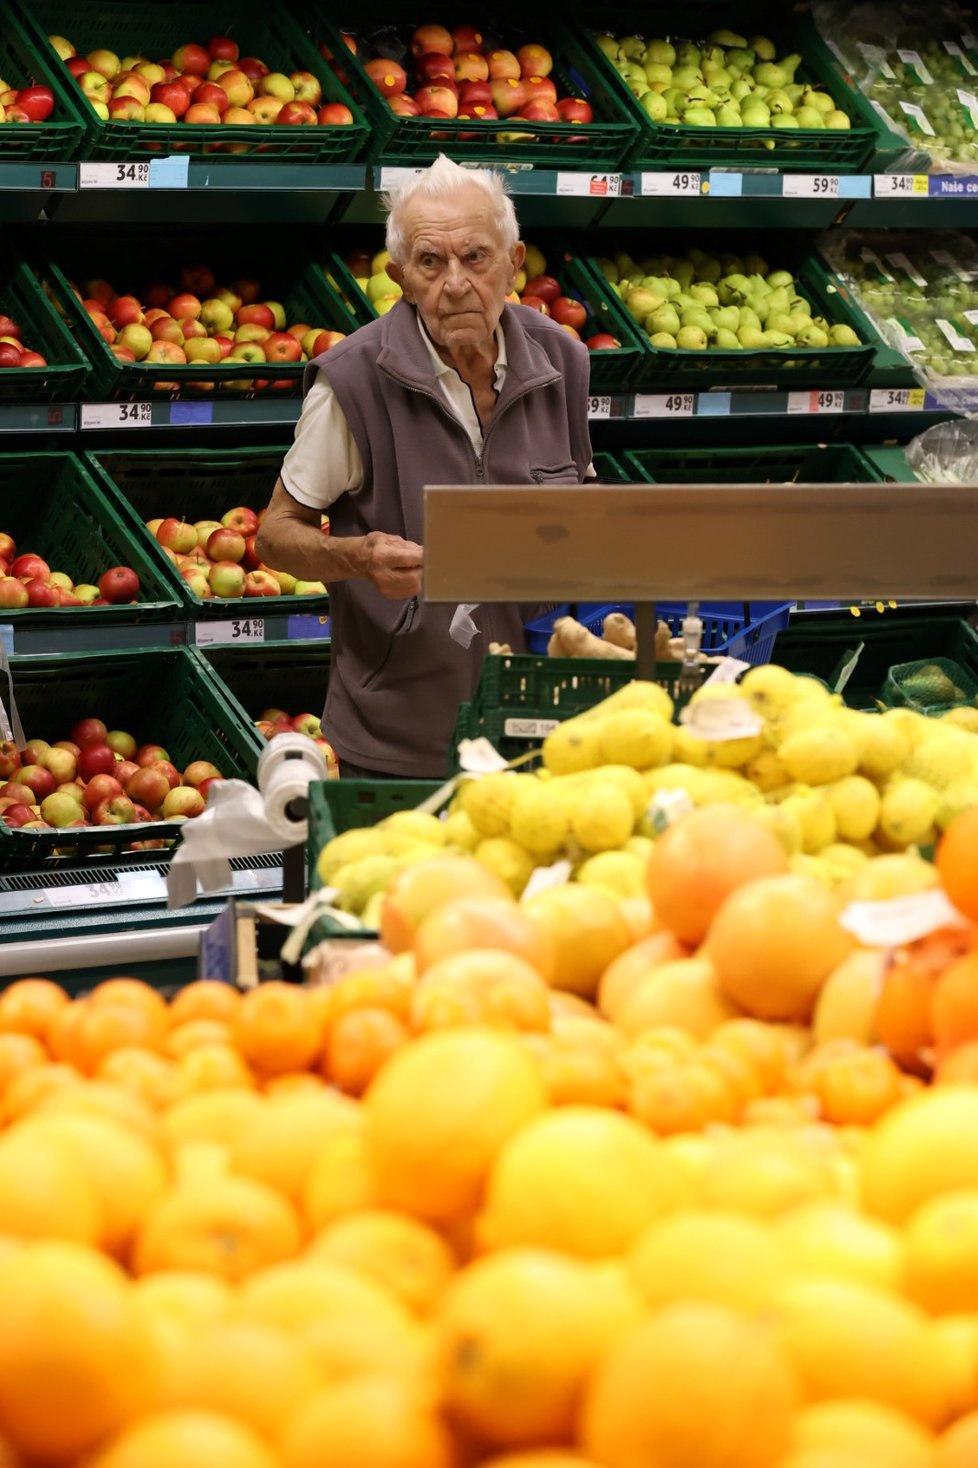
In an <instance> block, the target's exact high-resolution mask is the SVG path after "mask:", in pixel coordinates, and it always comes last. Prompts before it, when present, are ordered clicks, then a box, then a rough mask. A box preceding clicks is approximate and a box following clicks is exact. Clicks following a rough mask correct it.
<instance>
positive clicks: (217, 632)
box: [195, 617, 265, 647]
mask: <svg viewBox="0 0 978 1468" xmlns="http://www.w3.org/2000/svg"><path fill="white" fill-rule="evenodd" d="M195 637H196V642H197V646H198V647H209V646H211V644H213V643H215V642H264V641H265V622H264V619H263V618H262V617H234V618H232V619H231V620H230V621H227V622H198V623H197V625H196V628H195Z"/></svg>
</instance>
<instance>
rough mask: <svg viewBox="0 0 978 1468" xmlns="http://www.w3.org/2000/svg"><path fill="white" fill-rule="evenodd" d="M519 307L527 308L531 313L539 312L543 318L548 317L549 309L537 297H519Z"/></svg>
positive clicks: (544, 302)
mask: <svg viewBox="0 0 978 1468" xmlns="http://www.w3.org/2000/svg"><path fill="white" fill-rule="evenodd" d="M520 305H521V306H529V308H530V310H531V311H539V312H540V313H541V315H543V316H549V315H550V307H549V306H548V305H547V303H546V301H544V300H541V298H540V297H539V296H529V295H526V296H520Z"/></svg>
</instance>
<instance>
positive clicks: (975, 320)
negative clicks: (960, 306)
mask: <svg viewBox="0 0 978 1468" xmlns="http://www.w3.org/2000/svg"><path fill="white" fill-rule="evenodd" d="M962 315H963V316H964V319H965V321H970V322H971V325H972V326H978V311H964V312H962Z"/></svg>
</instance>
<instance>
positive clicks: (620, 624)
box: [601, 612, 635, 652]
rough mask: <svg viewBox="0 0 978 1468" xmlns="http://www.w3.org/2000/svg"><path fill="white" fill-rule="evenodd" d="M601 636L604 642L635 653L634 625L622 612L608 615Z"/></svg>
mask: <svg viewBox="0 0 978 1468" xmlns="http://www.w3.org/2000/svg"><path fill="white" fill-rule="evenodd" d="M601 636H602V637H603V638H604V640H605V642H611V643H614V645H615V647H624V648H626V649H627V650H628V651H629V652H634V651H635V623H634V622H633V621H632V619H631V617H626V616H625V613H624V612H609V613H608V615H607V616H606V617H605V619H604V625H603V627H602V628H601Z"/></svg>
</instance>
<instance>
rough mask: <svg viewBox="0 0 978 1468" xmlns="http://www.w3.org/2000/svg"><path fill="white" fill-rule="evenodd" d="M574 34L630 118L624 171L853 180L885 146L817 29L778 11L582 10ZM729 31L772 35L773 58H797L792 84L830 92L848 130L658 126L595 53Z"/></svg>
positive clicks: (716, 0)
mask: <svg viewBox="0 0 978 1468" xmlns="http://www.w3.org/2000/svg"><path fill="white" fill-rule="evenodd" d="M575 23H576V27H577V29H578V31H579V33H580V35H581V39H582V43H583V44H585V45H587V46H588V47H589V48H590V49H591V50H592V51H593V54H594V58H595V61H596V63H597V64H598V65H599V66H600V67H601V69H602V71H603V72H604V74H605V75H606V77H607V79H608V82H609V84H610V85H611V86H612V87H613V88H614V91H615V96H616V98H617V100H618V103H619V105H620V106H621V107H622V108H623V109H624V110H625V112H626V113H627V115H628V116H629V117H631V118H633V119H634V121H635V123H636V126H637V127H638V139H637V141H636V145H635V148H634V150H633V151H632V154H631V156H630V157H629V159H628V166H629V167H630V168H633V169H638V170H644V169H647V170H650V171H654V170H660V169H662V170H666V169H688V168H695V169H710V168H764V169H768V168H773V169H778V170H779V171H780V172H782V173H787V172H795V171H810V172H817V173H832V174H849V173H859V172H860V171H861V170H862V169H863V168H864V167H865V166H866V165H867V164H868V162H869V160H870V159H871V158H872V156H873V153H874V151H875V149H876V147H877V144H878V143H883V144H885V142H886V139H887V138H888V136H889V134H888V130H886V129H883V128H882V126H881V124H880V120H879V118H878V117H877V115H876V113H875V112H874V110H873V108H872V107H871V106H870V104H869V102H868V101H867V100H866V98H865V97H864V96H863V95H862V93H861V92H860V91H859V90H858V88H857V87H856V86H855V85H854V84H853V81H852V79H851V77H849V75H848V73H847V72H846V70H845V68H844V67H843V66H842V65H841V64H840V63H839V62H838V61H837V60H836V58H835V57H834V56H833V55H832V53H831V52H830V51H829V49H828V47H827V46H826V45H825V43H824V41H823V40H822V39H821V37H820V36H819V34H818V32H817V31H816V30H815V27H814V26H813V25H812V24H811V23H810V22H807V21H803V20H801V19H799V18H797V17H795V16H793V15H792V14H791V12H790V10H785V11H782V13H781V14H779V15H778V16H777V18H776V20H774V18H773V17H772V15H771V12H770V8H769V7H765V6H763V5H761V4H759V3H755V4H753V5H748V6H746V7H744V8H740V9H738V10H737V12H736V14H735V15H732V14H731V11H730V7H729V6H728V5H726V4H722V3H720V0H706V3H703V4H693V5H690V4H688V3H687V4H685V5H683V6H676V5H668V6H662V7H655V8H654V9H650V8H648V7H646V8H644V9H643V8H640V7H637V6H636V5H634V4H629V3H620V4H606V5H602V6H600V8H597V7H595V8H592V7H590V6H588V7H586V8H585V15H584V16H581V15H578V16H577V18H576V22H575ZM731 25H733V26H735V27H736V28H737V29H738V31H739V32H740V33H742V34H744V35H746V36H751V35H755V34H757V33H758V32H760V33H761V34H771V33H772V32H773V34H772V35H771V38H772V40H774V41H775V43H776V45H777V50H778V55H779V56H783V55H786V54H788V53H790V52H796V51H800V52H801V53H802V55H803V56H804V58H805V59H804V61H803V63H802V65H801V66H800V67H799V68H798V72H797V76H796V79H797V80H798V81H802V82H805V81H810V82H817V83H819V84H820V85H821V87H822V88H823V89H824V90H825V91H827V92H830V93H831V95H832V96H833V98H834V99H835V101H836V103H837V104H838V105H839V106H840V107H841V108H842V110H843V111H844V112H846V113H848V114H849V117H850V119H851V122H852V126H851V127H850V128H849V129H848V130H843V131H836V130H834V129H831V130H830V129H828V128H818V129H813V128H797V129H795V130H793V131H781V130H780V129H778V128H746V127H738V128H725V127H716V128H703V127H692V126H688V125H684V124H682V123H664V122H660V123H656V122H653V121H652V120H651V118H650V117H649V116H648V114H647V113H646V112H645V110H644V108H643V107H642V106H641V105H640V104H639V102H638V101H637V100H636V98H635V97H634V96H633V95H632V93H631V92H630V91H629V89H628V87H627V85H626V84H625V81H624V79H623V78H622V77H621V76H619V74H618V72H617V71H616V70H615V68H614V66H613V65H612V63H611V61H610V59H609V58H608V57H607V56H605V55H604V53H603V52H602V51H601V50H600V48H599V47H598V45H597V43H596V41H595V39H594V37H595V35H596V34H599V33H602V32H604V33H610V34H612V35H615V36H623V35H640V36H645V37H647V38H648V39H650V40H651V39H652V38H654V37H658V36H662V37H666V36H670V37H676V38H680V39H682V40H692V41H696V40H698V39H703V38H705V37H706V36H707V35H709V34H710V32H712V31H714V30H716V29H720V28H729V27H730V26H731Z"/></svg>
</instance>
